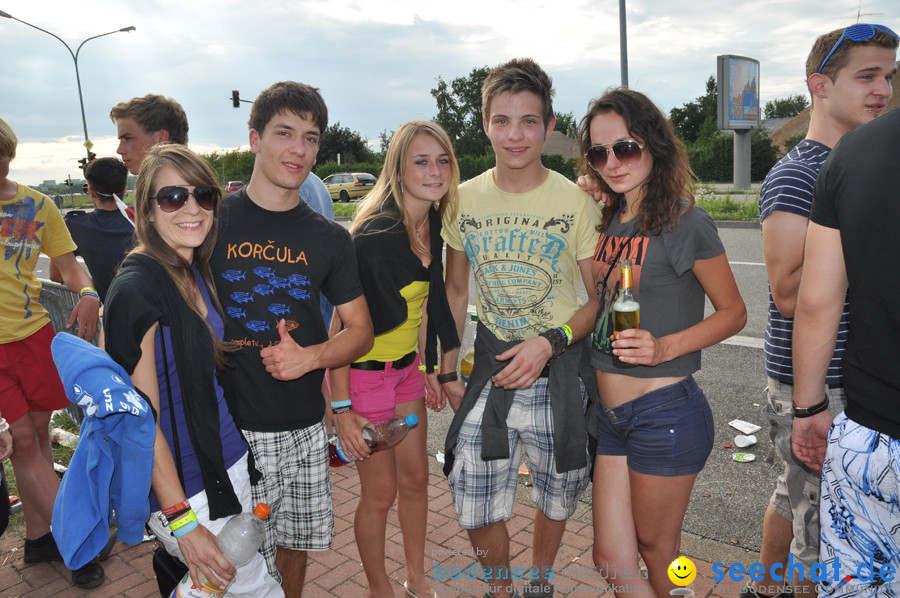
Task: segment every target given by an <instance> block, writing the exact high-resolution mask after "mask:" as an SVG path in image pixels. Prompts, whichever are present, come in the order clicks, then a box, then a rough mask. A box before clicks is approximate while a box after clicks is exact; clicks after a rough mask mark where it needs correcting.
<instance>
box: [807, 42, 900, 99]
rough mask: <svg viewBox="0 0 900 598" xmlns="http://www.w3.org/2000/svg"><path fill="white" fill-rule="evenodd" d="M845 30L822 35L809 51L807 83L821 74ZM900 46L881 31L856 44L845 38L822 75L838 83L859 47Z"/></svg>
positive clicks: (895, 47) (890, 47) (893, 47)
mask: <svg viewBox="0 0 900 598" xmlns="http://www.w3.org/2000/svg"><path fill="white" fill-rule="evenodd" d="M844 29H845V28H843V27H842V28H841V29H835V30H834V31H830V32H828V33H825V34H823V35H820V36H819V37H818V38H816V41H815V42H813V46H812V49H811V50H810V51H809V56H807V58H806V80H807V82H808V81H809V77H810V76H811V75H814V74H816V73H817V72H819V69H820V68H822V63H823V62H824V61H825V57H826V56H828V53H829V52H831V49H832V48H833V47H834V44H836V43H837V41H838V40H839V39H840V38H841V36H842V35H843V34H844ZM898 45H900V41H898V40H897V38H896V37H894V36H893V35H891V34H890V33H887V32H886V31H881V30H880V29H876V30H875V37H873V38H872V39H867V40H865V41H861V42H855V41H853V40H852V39H850V38H849V37H848V38H845V39H844V41H842V42H841V45H840V46H838V47H837V49H836V50H835V51H834V54H832V55H831V58H829V59H828V63H827V64H826V65H825V68H822V74H823V75H825V76H826V77H828V78H829V79H831V80H832V81H837V78H838V75H839V74H840V71H841V69H843V68H844V67H845V66H847V62H848V61H849V60H850V50H852V49H853V48H856V47H857V46H878V47H879V48H886V49H888V50H896V49H897V46H898ZM810 93H812V90H810Z"/></svg>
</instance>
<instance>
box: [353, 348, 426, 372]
mask: <svg viewBox="0 0 900 598" xmlns="http://www.w3.org/2000/svg"><path fill="white" fill-rule="evenodd" d="M415 359H416V352H415V351H412V352H410V353H407V354H406V355H404V356H403V357H401V358H400V359H398V360H397V361H394V362H393V363H392V362H384V361H374V360H372V361H358V362H356V363H351V364H350V367H351V368H353V369H354V370H366V371H369V372H378V371H383V370H384V369H385V368H386V367H387V364H388V363H390V364H391V368H393V369H395V370H402V369H404V368H408V367H409V366H410V365H412V362H413V361H415Z"/></svg>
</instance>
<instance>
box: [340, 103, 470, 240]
mask: <svg viewBox="0 0 900 598" xmlns="http://www.w3.org/2000/svg"><path fill="white" fill-rule="evenodd" d="M418 135H430V136H431V137H433V138H434V139H435V141H437V142H438V145H440V146H441V149H443V150H444V151H445V152H447V155H448V156H449V158H450V186H449V188H448V189H447V194H446V195H444V197H442V198H441V200H440V202H438V214H440V216H441V220H444V221H446V220H451V221H452V220H453V219H454V218H455V217H456V204H457V200H456V197H457V187H458V186H459V164H458V163H457V161H456V155H455V154H454V153H453V143H451V141H450V137H448V136H447V133H446V131H444V129H443V127H441V125H439V124H437V123H435V122H432V121H430V120H411V121H409V122H405V123H403V124H402V125H400V128H399V129H397V131H396V132H395V133H394V135H393V137H391V142H390V144H389V145H388V149H387V153H386V154H385V157H384V166H383V167H382V169H381V176H379V177H378V181H377V182H376V183H375V186H374V187H372V190H371V191H369V193H368V194H367V195H366V197H365V199H364V200H363V201H362V203H361V204H360V206H359V209H358V210H357V211H356V215H355V216H354V217H353V224H351V225H350V232H351V233H354V232H356V231H358V230H359V229H361V228H362V226H363V225H364V224H365V223H366V222H368V221H369V220H374V219H375V218H378V217H379V216H382V215H383V214H384V213H386V212H389V211H395V212H396V213H397V214H399V216H400V220H401V221H402V222H403V225H404V227H405V228H406V233H407V235H408V236H409V244H410V247H412V248H413V251H414V252H415V253H416V254H418V255H419V256H420V257H429V256H430V255H431V253H430V249H429V248H428V247H426V246H425V245H424V244H423V243H422V241H421V240H420V239H419V235H418V234H417V233H416V224H417V223H415V222H413V221H412V218H410V216H409V213H408V212H407V211H406V207H405V206H404V205H403V202H402V201H398V198H400V197H401V196H402V193H403V191H402V189H403V187H402V180H401V177H402V175H403V164H404V161H405V160H406V158H407V154H408V153H409V146H410V145H411V144H412V141H413V139H415V138H416V136H418ZM447 210H450V213H449V216H447V217H445V213H446V212H447Z"/></svg>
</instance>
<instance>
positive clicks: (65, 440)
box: [50, 428, 79, 448]
mask: <svg viewBox="0 0 900 598" xmlns="http://www.w3.org/2000/svg"><path fill="white" fill-rule="evenodd" d="M78 440H79V437H78V434H72V433H71V432H69V431H68V430H63V429H62V428H53V429H52V430H51V431H50V442H55V443H56V444H58V445H60V446H67V447H69V448H75V447H76V446H78Z"/></svg>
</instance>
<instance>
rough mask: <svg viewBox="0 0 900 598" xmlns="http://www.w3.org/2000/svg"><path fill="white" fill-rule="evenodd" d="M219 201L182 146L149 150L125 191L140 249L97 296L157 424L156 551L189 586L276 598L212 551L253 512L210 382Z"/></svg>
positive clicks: (256, 568)
mask: <svg viewBox="0 0 900 598" xmlns="http://www.w3.org/2000/svg"><path fill="white" fill-rule="evenodd" d="M221 197H222V191H221V189H220V188H219V184H218V182H217V180H216V177H215V174H214V173H213V172H212V170H211V169H210V168H209V166H208V165H207V164H206V162H205V161H204V160H203V159H202V158H200V157H199V156H197V155H196V154H194V153H193V152H191V151H190V150H189V149H187V148H186V147H184V146H182V145H175V144H172V145H158V146H156V147H154V148H153V149H151V150H150V152H148V154H147V155H146V157H145V158H144V161H143V162H142V164H141V169H140V172H139V173H138V179H137V184H136V186H135V209H136V213H137V227H136V229H135V235H136V237H137V242H138V244H137V247H136V248H135V249H134V250H133V251H132V252H131V253H130V254H129V255H128V256H127V257H126V258H125V261H124V262H123V263H122V266H121V269H120V270H119V272H118V274H117V275H116V277H115V278H114V279H113V282H112V284H111V286H110V289H109V294H108V297H107V304H106V309H105V313H104V320H105V322H104V329H105V334H106V349H107V351H108V352H109V354H110V355H111V356H112V357H113V359H115V360H116V361H117V362H118V363H119V364H121V365H122V367H124V368H125V370H126V371H127V372H128V373H129V375H130V376H131V378H132V381H133V382H134V385H135V387H136V388H137V389H139V390H140V391H141V392H142V393H144V395H145V396H146V397H147V398H148V399H149V401H150V403H151V405H152V406H153V408H154V410H155V412H156V413H157V414H158V417H157V421H156V424H157V430H156V442H155V446H154V451H153V459H154V465H153V481H152V489H153V493H152V496H151V497H150V501H151V507H152V510H153V511H154V513H153V514H152V515H151V517H150V522H149V523H150V527H151V529H153V531H154V532H155V533H156V536H157V538H158V539H159V541H160V542H162V544H163V546H164V547H165V549H166V550H167V551H168V552H169V554H171V555H172V556H174V557H176V558H178V559H181V560H182V561H183V562H184V563H185V564H186V565H187V566H188V569H189V572H190V576H191V580H192V581H193V583H194V584H195V585H199V581H200V578H199V575H198V572H202V574H203V576H204V577H206V579H208V580H210V581H212V582H213V583H214V584H216V581H217V580H219V579H220V580H223V581H229V580H231V579H232V578H234V583H233V584H232V585H231V586H230V587H229V589H228V595H229V596H246V597H248V598H249V597H255V596H283V595H284V594H283V593H282V591H281V586H280V585H279V584H278V583H276V582H275V580H274V579H272V578H271V577H270V576H269V574H268V573H267V569H266V564H265V561H264V560H263V558H262V556H261V555H259V554H257V555H254V557H253V558H252V559H251V560H250V561H249V562H248V563H246V564H244V565H243V566H241V567H239V568H238V569H237V570H235V568H234V567H233V566H232V565H231V564H230V563H228V561H227V560H226V559H225V558H224V557H223V556H222V553H221V552H220V551H219V549H218V547H217V546H216V544H215V534H217V533H218V532H219V531H220V530H221V529H222V527H223V526H224V525H225V523H226V522H227V521H228V520H229V519H230V518H231V516H232V515H236V514H238V513H241V512H249V511H250V510H251V508H252V505H251V498H250V477H249V474H248V465H247V451H248V448H247V444H246V442H244V440H243V438H242V437H241V435H240V432H239V431H238V429H237V427H236V426H235V424H234V421H233V420H232V418H231V415H230V414H229V412H228V408H227V406H226V404H225V400H224V395H223V393H222V389H221V387H220V386H219V384H218V382H217V381H216V367H217V366H221V365H222V364H223V362H224V352H225V350H226V347H225V346H224V345H223V343H222V340H221V339H222V334H223V320H222V314H221V307H220V305H219V302H218V299H216V295H215V289H214V288H213V282H212V277H211V275H210V272H209V257H210V254H211V253H212V250H213V246H214V245H215V240H216V230H217V216H218V209H219V200H220V199H221ZM207 490H210V492H208V493H207ZM216 585H223V584H221V583H219V584H216Z"/></svg>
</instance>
